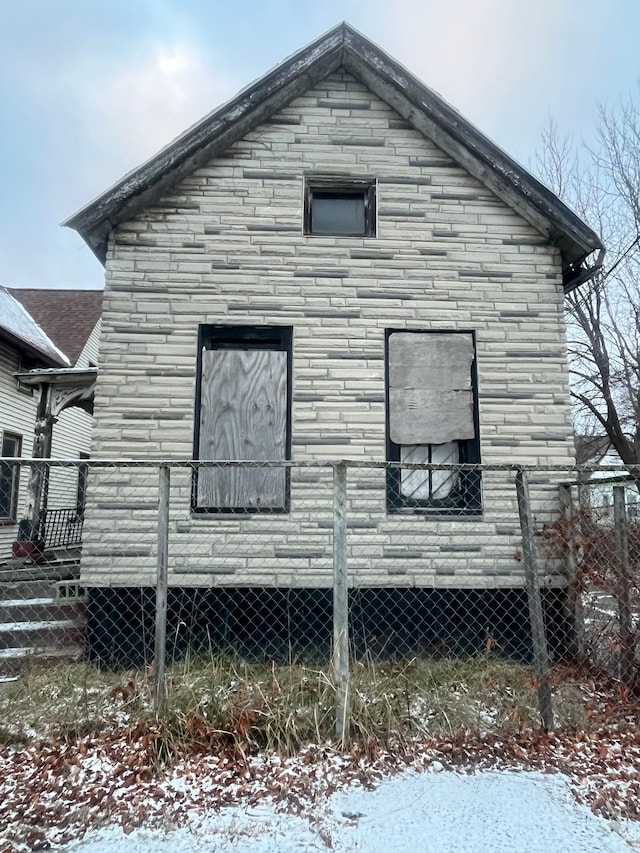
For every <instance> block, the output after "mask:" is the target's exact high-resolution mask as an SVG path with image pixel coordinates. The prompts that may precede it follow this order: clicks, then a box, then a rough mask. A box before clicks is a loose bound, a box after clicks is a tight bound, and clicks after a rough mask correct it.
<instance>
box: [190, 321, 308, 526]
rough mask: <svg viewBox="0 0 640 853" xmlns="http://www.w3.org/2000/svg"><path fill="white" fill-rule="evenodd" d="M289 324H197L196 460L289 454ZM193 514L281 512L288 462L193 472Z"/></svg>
mask: <svg viewBox="0 0 640 853" xmlns="http://www.w3.org/2000/svg"><path fill="white" fill-rule="evenodd" d="M292 337H293V330H292V328H291V327H290V326H286V327H280V326H201V327H200V334H199V347H198V377H197V384H196V419H195V423H196V432H195V441H194V459H200V460H215V461H218V462H225V461H238V460H248V461H263V462H264V461H266V462H279V461H282V460H287V459H290V458H291V405H290V400H291V342H292ZM191 506H192V509H193V510H194V511H196V512H287V511H288V509H289V471H288V469H287V468H278V467H274V468H258V467H254V468H252V467H250V466H246V467H244V466H242V467H231V466H229V467H225V466H223V465H222V466H219V467H211V468H209V467H207V468H204V467H203V468H199V469H198V470H196V471H194V475H193V484H192V496H191Z"/></svg>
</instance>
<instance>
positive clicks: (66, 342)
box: [7, 287, 102, 365]
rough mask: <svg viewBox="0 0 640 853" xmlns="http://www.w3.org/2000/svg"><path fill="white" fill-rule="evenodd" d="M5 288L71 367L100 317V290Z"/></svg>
mask: <svg viewBox="0 0 640 853" xmlns="http://www.w3.org/2000/svg"><path fill="white" fill-rule="evenodd" d="M7 289H8V290H9V291H10V292H11V295H12V296H13V298H14V299H17V301H18V302H20V304H21V305H23V306H24V308H26V310H27V311H28V312H29V314H31V316H32V317H33V319H34V320H35V321H36V323H37V324H38V325H39V326H40V328H42V329H43V330H44V332H45V333H46V334H47V336H48V337H49V338H51V340H52V341H53V342H54V344H55V345H56V346H57V347H58V349H60V350H62V352H64V353H65V354H66V355H67V356H68V358H69V361H70V362H71V364H72V365H74V364H75V363H76V361H77V360H78V356H79V355H80V353H81V352H82V350H83V348H84V345H85V344H86V342H87V339H88V338H89V335H90V334H91V332H92V331H93V327H94V326H95V324H96V323H97V322H98V320H99V319H100V315H101V314H102V291H101V290H56V289H52V290H44V289H40V288H24V289H22V288H17V287H12V288H7Z"/></svg>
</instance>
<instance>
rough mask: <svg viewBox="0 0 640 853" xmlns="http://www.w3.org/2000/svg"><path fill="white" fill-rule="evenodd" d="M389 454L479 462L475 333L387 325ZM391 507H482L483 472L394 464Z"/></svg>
mask: <svg viewBox="0 0 640 853" xmlns="http://www.w3.org/2000/svg"><path fill="white" fill-rule="evenodd" d="M386 362H387V364H386V367H387V458H388V459H389V461H391V462H406V463H411V464H424V463H431V464H434V465H435V464H438V465H456V464H459V463H462V462H479V461H480V441H479V436H478V401H477V382H476V366H475V340H474V334H473V332H436V331H428V332H423V331H419V332H408V331H395V330H388V331H387V339H386ZM387 504H388V508H389V510H391V511H396V512H399V511H414V512H416V511H417V512H420V511H423V512H442V513H456V512H465V513H478V512H480V510H481V483H480V472H478V471H460V470H455V469H452V470H421V469H410V468H401V467H399V468H393V467H392V468H390V469H389V472H388V476H387Z"/></svg>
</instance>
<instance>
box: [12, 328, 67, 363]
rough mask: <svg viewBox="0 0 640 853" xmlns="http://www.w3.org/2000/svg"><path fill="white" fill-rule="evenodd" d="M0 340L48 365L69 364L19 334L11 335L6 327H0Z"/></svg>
mask: <svg viewBox="0 0 640 853" xmlns="http://www.w3.org/2000/svg"><path fill="white" fill-rule="evenodd" d="M0 340H3V341H5V343H7V344H9V346H11V347H12V348H13V349H16V350H18V352H22V353H25V355H28V356H30V357H31V358H35V359H38V361H41V362H43V363H44V364H47V365H49V366H50V367H62V368H64V367H68V366H69V365H68V363H65V362H64V361H63V360H62V359H61V358H60V359H59V358H55V357H54V356H52V355H51V354H50V353H48V352H45V351H43V350H41V349H39V348H38V347H36V346H34V345H33V344H30V343H27V341H25V340H24V339H23V338H21V337H20V336H19V335H13V334H11V332H9V331H7V329H0Z"/></svg>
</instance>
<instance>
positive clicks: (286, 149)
mask: <svg viewBox="0 0 640 853" xmlns="http://www.w3.org/2000/svg"><path fill="white" fill-rule="evenodd" d="M66 224H67V225H69V226H71V227H73V228H75V229H76V230H77V231H78V232H79V233H80V234H81V235H82V236H83V238H84V239H85V240H86V242H87V243H88V244H89V246H90V247H91V248H92V250H93V251H94V252H95V253H96V255H97V256H98V257H99V258H100V260H101V261H102V262H103V263H104V265H105V268H106V288H105V313H104V320H103V329H102V340H101V361H100V375H99V377H98V384H97V388H96V397H95V433H94V439H95V441H94V448H95V451H96V452H97V453H99V454H100V456H101V457H111V456H123V457H125V458H130V457H139V456H140V455H144V456H147V457H148V458H150V459H163V458H167V457H175V458H178V459H180V458H181V459H185V458H190V457H191V455H192V454H193V455H194V457H195V458H196V459H219V460H225V459H234V458H236V459H237V458H248V457H247V455H242V454H247V452H248V453H249V454H251V453H253V454H254V455H253V456H252V457H251V456H250V457H249V458H255V459H271V460H289V459H291V460H294V461H314V460H316V461H317V460H328V459H358V460H361V461H363V462H364V461H379V462H384V461H389V462H392V461H398V460H399V461H409V462H426V461H433V462H459V461H468V462H483V463H489V464H501V463H505V462H509V463H519V464H522V465H546V466H549V465H571V464H573V462H574V459H575V455H574V454H575V451H574V443H573V432H572V426H571V410H570V402H569V388H568V370H567V350H566V340H565V326H564V316H563V298H564V294H565V292H569V291H570V290H572V289H574V288H575V287H577V286H579V285H580V284H581V282H583V281H584V280H586V279H587V278H589V276H590V275H591V274H592V272H593V269H594V268H595V266H596V265H597V262H598V257H597V255H596V254H594V253H598V252H600V251H601V250H602V245H601V243H600V240H599V238H598V237H597V235H596V234H595V233H594V232H593V231H592V230H591V229H590V228H588V227H587V226H586V225H585V224H584V223H583V222H582V221H581V220H580V219H579V218H578V217H577V216H576V215H575V214H574V213H573V212H572V211H571V210H569V209H568V208H567V207H566V206H565V205H564V204H563V203H562V202H561V201H560V200H559V199H558V198H557V197H556V196H555V195H554V194H553V193H551V192H550V191H549V190H548V189H547V188H546V187H544V186H542V185H541V184H540V183H539V182H538V181H537V180H535V178H533V177H532V176H531V175H530V174H528V173H527V171H526V170H525V169H523V168H522V167H521V166H520V165H519V164H517V163H516V162H514V161H513V160H512V159H511V158H510V157H508V155H507V154H505V153H504V152H503V151H502V150H500V149H499V148H498V147H497V146H496V145H494V144H493V143H492V142H491V141H490V140H488V139H487V138H486V137H485V136H484V135H483V134H481V133H480V132H479V131H478V130H477V129H476V128H475V127H474V126H473V125H471V124H470V123H469V122H467V121H466V120H465V119H464V118H463V117H462V116H461V115H460V114H459V113H458V112H457V111H456V110H454V109H453V108H452V107H450V106H449V105H448V104H447V103H446V102H445V101H444V100H443V99H442V98H441V97H440V96H439V95H437V94H436V93H435V92H433V91H432V90H431V89H429V88H428V87H426V86H425V85H424V84H422V83H421V82H420V81H419V80H417V79H416V78H415V77H413V76H412V75H411V74H410V73H409V72H408V71H407V70H406V69H405V68H403V67H402V66H401V65H399V64H398V63H397V62H395V60H393V59H392V58H391V57H389V56H388V55H386V54H385V53H384V52H383V51H382V50H380V48H378V47H377V46H375V45H374V44H372V43H371V42H369V41H368V40H367V39H366V38H365V37H364V36H362V35H361V34H359V33H357V32H356V31H354V30H353V29H352V28H351V27H349V26H348V25H346V24H341V25H340V26H338V27H336V28H335V29H333V30H331V31H330V32H329V33H327V34H326V35H324V36H322V37H321V38H319V39H318V40H316V41H315V42H314V43H313V44H311V45H309V46H308V47H306V48H304V49H303V50H301V51H299V52H298V53H297V54H295V55H294V56H292V57H290V58H289V59H287V60H286V61H285V62H283V63H282V64H281V65H279V66H278V67H276V68H275V69H273V70H272V71H270V72H269V73H268V74H266V75H265V76H264V77H263V78H261V79H260V80H258V81H257V82H256V83H254V84H252V85H251V86H249V87H248V88H246V89H244V90H243V91H242V92H240V94H239V95H237V96H236V97H235V98H234V99H233V100H231V101H230V102H229V103H227V104H226V105H224V106H223V107H221V108H220V109H219V110H217V111H215V112H213V113H211V114H210V115H208V116H207V117H205V118H204V119H203V120H202V121H201V122H200V123H198V124H196V125H194V126H193V127H192V128H190V129H189V130H188V131H186V133H185V134H183V135H182V136H181V137H179V138H178V139H177V140H175V141H174V142H172V143H171V144H170V145H168V146H167V147H166V148H164V149H163V150H162V151H161V152H160V153H159V154H158V155H157V156H156V157H154V158H152V159H151V160H149V161H147V162H146V163H145V164H143V165H142V166H141V167H140V168H139V169H137V170H135V171H134V172H132V173H130V174H129V175H127V176H126V178H124V179H123V180H122V181H121V182H120V183H119V184H118V185H116V186H115V187H113V188H111V189H110V190H107V191H106V192H105V193H104V194H103V195H102V196H101V197H100V198H98V199H97V200H96V201H94V202H92V203H91V204H89V205H88V206H87V207H85V208H84V209H83V210H81V211H80V212H79V213H77V214H76V215H75V216H73V217H72V218H71V219H70V220H69V221H68V222H67V223H66ZM260 424H262V426H261V427H259V428H254V427H256V425H260ZM247 448H249V450H248V451H247ZM136 476H137V475H136V473H135V472H130V473H128V472H123V473H121V475H120V479H119V484H120V486H121V488H120V492H121V493H123V494H124V493H126V494H127V495H129V496H131V495H133V496H137V497H135V499H136V500H137V501H138V503H137V504H136V508H135V511H128V510H127V508H126V506H124V504H122V505H120V504H116V503H114V501H113V499H112V497H110V495H111V493H112V492H111V491H110V490H112V488H113V487H112V485H111V483H110V482H109V477H108V475H107V474H106V473H105V474H104V475H103V474H99V473H98V472H96V476H95V478H94V479H93V480H92V484H91V489H90V496H89V501H88V507H87V524H88V535H87V537H86V540H85V541H86V547H85V549H84V552H83V565H82V578H83V581H84V583H85V584H86V586H87V587H89V589H90V596H91V595H92V594H93V595H94V596H99V597H100V606H101V607H102V608H106V607H107V604H108V601H109V600H111V601H112V604H113V608H114V613H115V614H116V616H117V617H118V618H121V619H122V618H124V617H122V613H124V612H125V608H126V607H129V606H130V607H131V612H132V613H134V612H135V613H136V614H137V613H138V611H136V610H135V607H136V606H137V605H136V602H137V601H138V600H139V590H140V587H147V588H151V587H152V586H153V584H154V583H155V571H156V557H155V543H156V535H157V534H156V516H155V506H156V505H155V504H154V503H153V497H152V495H149V494H148V486H145V485H144V484H143V483H142V482H141V480H140V479H137V480H136ZM357 476H358V475H357V474H355V473H354V474H353V478H352V482H353V483H355V485H354V488H353V491H352V493H351V503H350V512H351V513H352V514H351V518H352V519H353V520H354V521H353V525H352V527H351V529H350V532H349V543H350V545H349V548H350V550H349V565H350V583H352V584H353V585H357V586H358V587H359V588H371V589H374V588H377V589H381V588H393V587H398V586H401V587H404V588H412V589H416V590H423V591H425V590H426V591H431V590H435V591H436V592H437V591H439V590H452V589H454V590H455V589H459V590H460V589H463V590H481V591H482V590H484V591H491V590H496V589H500V590H503V591H508V590H509V589H511V590H514V589H515V590H522V588H523V586H524V579H523V572H522V564H521V563H520V562H518V561H517V560H516V559H514V552H515V551H517V548H518V542H519V530H518V526H517V511H516V509H515V493H514V490H513V485H512V482H510V483H508V482H507V481H506V479H505V478H504V477H503V478H502V479H500V478H498V477H496V476H494V477H490V476H487V477H486V478H484V479H483V481H482V485H481V484H480V478H479V477H477V476H471V475H468V476H467V475H460V476H457V477H456V476H453V477H442V476H440V477H438V476H434V477H430V476H429V475H428V474H426V473H425V472H424V471H421V472H418V474H411V475H406V476H403V477H398V476H395V477H394V476H391V475H390V476H388V477H386V478H385V476H384V474H383V473H382V474H381V473H379V472H378V473H377V474H376V475H375V476H374V475H372V476H371V477H370V478H369V480H368V482H365V483H364V484H361V487H360V486H358V485H357V483H356V477H357ZM545 482H546V483H548V478H547V479H546V480H545ZM173 483H174V487H173V491H172V502H171V530H170V539H171V548H170V559H169V572H170V584H171V586H172V588H173V590H174V592H175V593H176V595H177V591H178V590H180V589H183V590H186V591H187V592H188V591H189V590H191V591H193V596H195V595H200V594H202V595H205V593H206V591H207V590H213V591H215V590H220V589H227V590H229V589H233V588H235V589H240V588H243V587H244V588H247V589H248V588H251V589H256V588H261V589H267V590H279V591H280V592H283V594H284V593H286V592H287V590H301V589H305V588H309V589H311V588H313V589H316V590H317V589H319V588H325V589H327V588H329V587H330V585H331V583H332V561H331V546H330V541H329V540H328V532H327V531H328V529H329V530H330V526H331V487H330V479H327V478H326V476H325V478H324V479H322V477H321V476H320V475H318V474H317V473H314V472H311V471H296V470H294V471H292V473H291V476H290V477H289V476H288V475H287V474H286V473H285V472H284V471H279V472H276V474H275V475H274V476H273V477H271V478H270V479H268V480H267V478H265V477H264V475H263V473H262V472H259V471H258V472H254V473H253V474H250V475H246V472H244V473H243V474H242V475H239V474H237V472H235V473H234V472H233V471H229V470H226V471H217V472H209V473H206V474H201V475H200V477H199V479H197V480H196V479H195V476H194V480H193V481H192V479H191V476H190V474H189V473H185V472H177V473H176V474H175V476H174V480H173ZM550 493H551V492H550V490H549V489H547V491H546V494H547V496H548V495H549V494H550ZM534 497H535V496H534ZM536 508H537V507H536ZM552 508H553V507H547V510H549V509H552ZM507 512H509V513H510V514H511V515H510V518H511V519H514V518H515V519H516V521H515V522H514V521H513V520H512V521H510V523H509V524H505V523H504V518H505V513H507ZM409 546H410V547H409ZM91 588H94V592H93V593H92V592H91ZM136 590H137V591H136ZM185 594H186V593H185ZM127 596H128V598H127ZM136 596H138V597H136ZM193 596H191V599H193ZM191 599H190V600H191ZM96 600H97V599H96ZM509 600H515V596H514V597H513V598H512V599H509ZM90 601H91V598H90ZM217 601H218V603H217V604H216V606H215V607H214V608H213V610H214V611H216V608H217V611H216V612H219V611H220V601H221V599H217ZM240 609H241V608H240ZM96 613H97V610H96ZM105 613H106V610H104V609H103V610H102V617H101V618H102V620H103V622H105V624H106V617H105ZM114 618H115V616H114ZM136 618H137V617H136ZM247 618H248V617H247ZM518 618H519V616H518ZM96 619H98V617H97V616H96ZM132 624H133V623H132ZM118 627H119V630H121V631H122V634H121V636H122V637H124V636H125V634H126V631H127V630H128V629H127V626H126V625H124V624H120V625H119V626H118ZM135 630H136V629H135V628H131V631H135ZM105 632H106V633H107V634H109V635H110V636H111V635H113V628H112V627H109V628H105Z"/></svg>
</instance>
